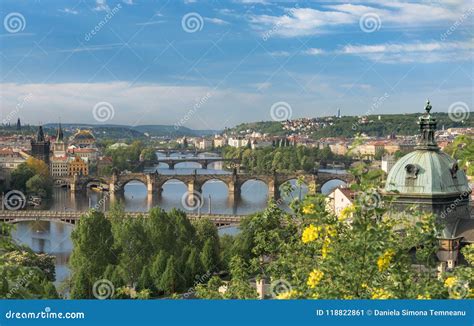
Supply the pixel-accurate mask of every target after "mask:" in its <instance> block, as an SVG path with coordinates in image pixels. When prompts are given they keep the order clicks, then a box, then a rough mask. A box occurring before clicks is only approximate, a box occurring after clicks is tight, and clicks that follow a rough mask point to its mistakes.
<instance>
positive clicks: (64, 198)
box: [13, 154, 345, 286]
mask: <svg viewBox="0 0 474 326" xmlns="http://www.w3.org/2000/svg"><path fill="white" fill-rule="evenodd" d="M158 155H159V156H160V157H163V156H162V155H161V154H158ZM188 156H189V155H179V154H174V155H173V154H172V155H171V157H173V158H177V157H188ZM199 157H202V158H206V157H215V155H213V154H201V155H199ZM153 170H157V171H158V172H159V173H162V174H173V173H179V174H191V173H194V171H196V172H197V173H202V174H212V173H214V174H222V173H230V172H228V171H225V170H224V169H223V163H221V162H215V163H212V164H210V165H209V166H208V169H201V168H200V165H199V164H198V163H192V162H190V163H179V164H177V165H176V166H175V169H174V170H170V169H169V168H168V167H167V165H166V164H160V165H158V166H156V167H153V168H151V169H149V170H148V171H153ZM330 172H335V173H345V172H344V171H340V170H339V171H336V170H332V171H330ZM291 183H292V184H293V185H295V181H294V180H292V181H291ZM342 183H343V182H342V181H339V180H332V181H329V182H328V183H326V184H325V185H323V187H322V193H323V194H327V193H329V192H330V191H332V189H334V188H335V187H337V186H339V185H341V184H342ZM186 191H187V187H186V185H185V184H184V183H182V182H180V181H178V180H170V181H168V182H167V183H165V184H164V186H163V192H162V194H161V196H157V195H155V196H148V195H147V191H146V186H145V185H144V184H142V183H140V182H134V181H132V182H130V183H128V184H127V185H125V191H124V195H123V197H122V198H120V199H119V200H120V201H121V203H122V204H123V205H124V208H125V210H126V211H148V210H149V209H150V208H151V207H154V206H159V207H161V208H163V209H165V210H170V209H172V208H179V209H183V210H185V208H184V207H183V205H182V198H183V195H184V194H185V193H186ZM202 193H203V205H202V208H201V212H202V213H208V212H209V211H210V212H211V213H214V214H234V215H247V214H251V213H254V212H258V211H261V210H263V209H265V207H266V205H267V200H268V198H267V197H268V190H267V186H266V185H265V183H263V182H262V181H255V180H250V181H247V182H246V183H245V184H244V185H243V186H242V191H241V196H240V198H238V197H237V198H236V200H235V201H232V200H229V198H228V193H227V186H226V185H225V184H224V183H223V182H222V181H217V180H212V181H208V182H206V183H205V184H204V186H203V189H202ZM306 193H307V187H306V186H304V185H303V186H301V187H298V186H295V190H294V191H293V192H292V193H291V196H290V198H285V200H284V202H283V203H282V208H284V209H285V208H287V205H286V203H288V202H289V200H291V198H302V197H304V195H305V194H306ZM104 196H105V193H102V192H97V191H94V190H90V189H89V190H87V192H86V193H78V194H75V195H71V193H70V192H69V190H68V189H65V188H55V189H54V194H53V201H52V206H51V208H50V209H51V210H66V211H70V210H80V211H83V210H87V209H88V208H90V207H94V206H95V205H96V204H97V203H98V202H99V201H100V200H101V199H102V198H103V197H104ZM105 203H106V204H105V206H106V208H108V207H109V204H110V203H109V202H108V201H106V202H105ZM72 229H73V226H71V225H66V224H63V223H55V222H46V221H35V222H21V223H18V224H16V227H15V229H14V231H13V237H14V239H16V240H17V241H18V242H20V243H24V244H26V245H28V246H30V247H31V248H32V249H33V250H34V251H36V252H45V253H49V254H52V255H54V256H55V257H56V285H57V286H59V285H60V284H61V283H62V282H63V281H64V280H66V279H67V278H68V276H69V269H68V267H67V261H68V258H69V256H70V254H71V251H72V248H73V246H72V242H71V237H70V235H71V232H72ZM236 232H237V230H236V229H235V228H223V229H221V230H219V233H220V234H224V233H226V234H229V233H230V234H235V233H236Z"/></svg>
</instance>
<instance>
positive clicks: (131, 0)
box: [122, 0, 135, 5]
mask: <svg viewBox="0 0 474 326" xmlns="http://www.w3.org/2000/svg"><path fill="white" fill-rule="evenodd" d="M122 2H123V3H125V4H126V5H134V4H135V3H134V2H133V0H122Z"/></svg>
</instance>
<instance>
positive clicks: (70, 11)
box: [59, 8, 79, 15]
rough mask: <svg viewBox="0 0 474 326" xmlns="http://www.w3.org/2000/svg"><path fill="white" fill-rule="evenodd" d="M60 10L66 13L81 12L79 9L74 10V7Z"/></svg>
mask: <svg viewBox="0 0 474 326" xmlns="http://www.w3.org/2000/svg"><path fill="white" fill-rule="evenodd" d="M59 11H60V12H63V13H65V14H70V15H77V14H79V11H77V10H74V9H70V8H64V9H59Z"/></svg>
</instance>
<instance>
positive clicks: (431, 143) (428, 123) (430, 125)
mask: <svg viewBox="0 0 474 326" xmlns="http://www.w3.org/2000/svg"><path fill="white" fill-rule="evenodd" d="M431 109H432V106H431V104H430V101H429V100H428V101H426V106H425V113H424V114H423V115H422V116H421V117H419V119H418V124H419V125H420V133H421V135H420V140H419V141H418V146H417V147H416V149H426V150H439V147H438V144H437V143H436V139H435V132H436V119H435V118H434V117H432V116H431V114H430V111H431Z"/></svg>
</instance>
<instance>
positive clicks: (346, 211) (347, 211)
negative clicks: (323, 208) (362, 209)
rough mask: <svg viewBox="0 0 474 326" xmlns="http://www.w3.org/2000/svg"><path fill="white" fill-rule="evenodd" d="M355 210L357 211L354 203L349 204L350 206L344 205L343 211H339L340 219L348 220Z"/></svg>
mask: <svg viewBox="0 0 474 326" xmlns="http://www.w3.org/2000/svg"><path fill="white" fill-rule="evenodd" d="M354 212H355V207H354V205H349V206H346V207H344V208H343V209H342V211H341V212H340V213H339V216H338V219H339V221H341V222H343V221H345V220H347V219H348V218H350V217H352V214H353V213H354Z"/></svg>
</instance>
